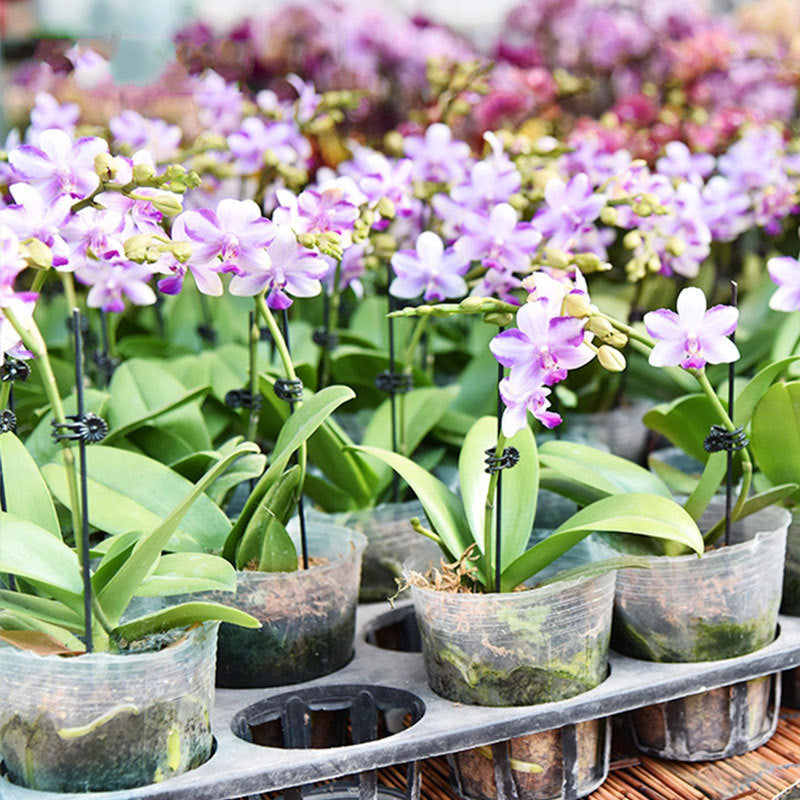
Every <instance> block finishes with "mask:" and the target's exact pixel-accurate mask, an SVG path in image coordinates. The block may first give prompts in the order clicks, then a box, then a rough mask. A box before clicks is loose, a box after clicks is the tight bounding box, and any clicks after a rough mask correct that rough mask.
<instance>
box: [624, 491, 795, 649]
mask: <svg viewBox="0 0 800 800" xmlns="http://www.w3.org/2000/svg"><path fill="white" fill-rule="evenodd" d="M721 506H722V507H724V498H721V499H719V500H717V499H715V500H714V507H713V508H712V510H711V511H710V513H709V514H708V516H704V518H703V520H701V524H700V528H701V530H705V529H706V528H707V526H708V525H710V524H711V523H712V522H713V521H716V519H718V516H719V514H720V511H721V508H720V507H721ZM788 523H789V513H788V512H787V511H785V510H784V509H781V508H775V507H770V508H766V509H764V510H763V511H759V512H758V513H756V514H753V515H751V516H749V517H746V518H745V519H743V520H741V521H739V522H737V523H736V524H735V525H734V526H733V528H732V531H731V534H732V536H731V539H732V541H733V542H734V544H731V545H730V546H728V547H718V548H716V549H714V550H711V551H710V552H707V553H705V554H704V555H703V556H702V558H698V557H697V556H695V555H687V556H678V557H669V556H659V557H653V558H652V559H651V565H652V568H651V569H629V570H621V571H620V572H619V574H618V576H617V593H616V601H615V606H614V640H613V646H614V649H615V650H618V651H620V652H622V653H625V654H626V655H629V656H633V657H635V658H642V659H646V660H648V661H676V662H691V661H715V660H717V659H722V658H733V657H735V656H742V655H745V654H747V653H752V652H754V651H755V650H758V649H759V648H761V647H764V646H765V645H767V644H769V643H770V642H771V641H772V640H773V639H774V637H775V630H776V626H777V619H778V606H779V605H780V601H781V584H782V580H783V561H784V551H785V548H786V528H787V525H788Z"/></svg>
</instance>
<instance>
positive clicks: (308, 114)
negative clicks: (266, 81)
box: [286, 74, 322, 125]
mask: <svg viewBox="0 0 800 800" xmlns="http://www.w3.org/2000/svg"><path fill="white" fill-rule="evenodd" d="M286 81H287V82H288V83H290V84H291V85H292V88H293V89H294V90H295V91H296V92H297V100H296V101H295V102H296V111H295V116H296V118H297V121H298V122H299V123H300V124H301V125H304V124H305V123H306V122H311V120H312V119H314V114H316V113H317V109H318V108H319V104H320V103H321V102H322V95H319V94H317V90H316V89H315V88H314V84H313V83H307V82H306V81H304V80H303V79H302V78H301V77H300V76H299V75H294V74H291V75H287V76H286Z"/></svg>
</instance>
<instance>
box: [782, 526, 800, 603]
mask: <svg viewBox="0 0 800 800" xmlns="http://www.w3.org/2000/svg"><path fill="white" fill-rule="evenodd" d="M781 613H782V614H789V615H791V616H793V617H800V511H798V510H795V511H792V521H791V524H790V525H789V531H788V533H787V534H786V566H785V569H784V573H783V600H782V602H781Z"/></svg>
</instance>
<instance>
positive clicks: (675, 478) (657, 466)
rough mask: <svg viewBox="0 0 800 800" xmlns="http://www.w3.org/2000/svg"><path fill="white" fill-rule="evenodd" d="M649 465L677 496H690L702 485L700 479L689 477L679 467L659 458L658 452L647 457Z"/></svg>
mask: <svg viewBox="0 0 800 800" xmlns="http://www.w3.org/2000/svg"><path fill="white" fill-rule="evenodd" d="M647 463H648V465H649V466H650V469H651V470H653V472H655V474H656V475H658V477H659V478H660V479H661V480H662V481H664V483H665V484H666V485H667V486H668V487H669V488H670V490H671V491H672V492H673V493H675V494H686V495H689V494H691V493H692V492H693V491H694V490H695V489H697V485H698V484H699V483H700V480H699V478H695V477H693V476H692V475H687V474H686V473H685V472H683V471H681V470H679V469H678V468H677V467H674V466H672V464H668V463H667V462H666V461H662V460H661V459H660V458H659V457H658V450H656V452H655V453H651V454H650V455H649V456H648V457H647Z"/></svg>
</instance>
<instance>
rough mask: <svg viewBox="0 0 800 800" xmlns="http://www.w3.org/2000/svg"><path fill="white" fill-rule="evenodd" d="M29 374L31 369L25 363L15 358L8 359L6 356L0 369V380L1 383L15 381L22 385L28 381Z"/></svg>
mask: <svg viewBox="0 0 800 800" xmlns="http://www.w3.org/2000/svg"><path fill="white" fill-rule="evenodd" d="M30 374H31V368H30V367H29V366H28V364H27V363H26V362H24V361H20V360H19V359H17V358H9V357H8V356H6V360H5V362H4V363H3V366H2V367H1V368H0V380H2V381H3V382H7V381H15V382H19V383H22V382H23V381H26V380H28V378H29V377H30Z"/></svg>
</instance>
